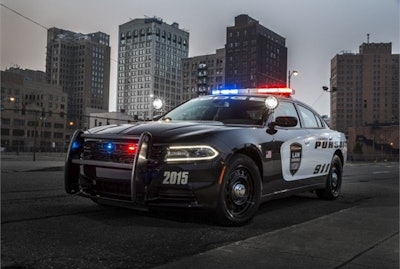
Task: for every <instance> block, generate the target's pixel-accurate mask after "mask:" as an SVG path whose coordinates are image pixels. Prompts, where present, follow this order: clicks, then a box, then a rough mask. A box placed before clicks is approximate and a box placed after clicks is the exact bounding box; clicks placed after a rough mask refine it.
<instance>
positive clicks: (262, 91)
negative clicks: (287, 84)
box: [212, 88, 294, 96]
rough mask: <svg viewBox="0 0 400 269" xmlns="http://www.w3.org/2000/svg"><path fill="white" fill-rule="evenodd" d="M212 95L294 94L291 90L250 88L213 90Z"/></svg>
mask: <svg viewBox="0 0 400 269" xmlns="http://www.w3.org/2000/svg"><path fill="white" fill-rule="evenodd" d="M212 94H214V95H219V94H272V95H284V96H290V95H293V94H294V90H293V89H291V88H248V89H223V90H213V91H212Z"/></svg>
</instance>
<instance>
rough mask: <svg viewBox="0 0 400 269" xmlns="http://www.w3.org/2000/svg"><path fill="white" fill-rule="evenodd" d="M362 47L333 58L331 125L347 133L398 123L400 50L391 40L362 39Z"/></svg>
mask: <svg viewBox="0 0 400 269" xmlns="http://www.w3.org/2000/svg"><path fill="white" fill-rule="evenodd" d="M359 50H360V51H359V53H349V52H343V53H341V54H337V55H336V56H335V57H333V59H332V60H331V91H332V92H331V125H332V127H333V128H334V129H337V130H339V131H342V132H345V133H347V128H348V127H359V126H366V125H372V124H375V125H377V124H378V125H379V124H380V125H382V124H386V125H387V124H394V123H397V124H398V123H399V54H392V44H391V43H363V44H362V45H361V46H360V48H359Z"/></svg>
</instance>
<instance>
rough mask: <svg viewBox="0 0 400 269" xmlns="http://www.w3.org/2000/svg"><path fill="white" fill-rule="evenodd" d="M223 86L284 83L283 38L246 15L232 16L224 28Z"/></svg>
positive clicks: (284, 54)
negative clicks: (230, 22)
mask: <svg viewBox="0 0 400 269" xmlns="http://www.w3.org/2000/svg"><path fill="white" fill-rule="evenodd" d="M225 48H226V74H225V83H226V86H227V87H238V88H239V87H241V88H254V87H266V86H281V85H286V69H287V48H286V46H285V38H283V37H282V36H280V35H278V34H277V33H274V32H273V31H271V30H269V29H267V28H266V27H264V26H262V25H261V24H260V23H259V22H258V21H257V20H255V19H253V18H251V17H249V16H248V15H239V16H237V17H235V25H234V26H230V27H227V31H226V45H225Z"/></svg>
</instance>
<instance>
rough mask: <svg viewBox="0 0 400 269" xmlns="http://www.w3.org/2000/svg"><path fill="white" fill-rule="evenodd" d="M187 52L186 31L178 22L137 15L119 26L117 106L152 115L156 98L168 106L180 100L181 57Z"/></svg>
mask: <svg viewBox="0 0 400 269" xmlns="http://www.w3.org/2000/svg"><path fill="white" fill-rule="evenodd" d="M188 54H189V33H188V31H186V30H183V29H180V28H179V25H178V24H177V23H172V24H171V25H170V24H167V23H165V22H163V21H162V20H161V19H159V18H144V19H143V18H139V19H134V20H131V21H129V22H127V23H125V24H122V25H120V26H119V38H118V87H117V109H118V111H119V112H125V113H127V114H129V115H132V116H134V117H135V118H138V119H151V118H152V117H153V116H154V115H155V114H156V111H155V110H154V108H153V105H152V103H153V101H154V99H155V98H159V99H161V100H162V101H163V103H164V109H165V110H169V109H171V108H172V107H174V106H176V105H178V104H180V103H181V102H182V63H181V60H182V58H187V57H188Z"/></svg>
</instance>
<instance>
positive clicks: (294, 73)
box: [287, 70, 299, 88]
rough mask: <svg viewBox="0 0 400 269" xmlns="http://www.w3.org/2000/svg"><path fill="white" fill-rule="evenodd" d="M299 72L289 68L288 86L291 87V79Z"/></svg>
mask: <svg viewBox="0 0 400 269" xmlns="http://www.w3.org/2000/svg"><path fill="white" fill-rule="evenodd" d="M298 74H299V72H297V71H296V70H293V71H290V70H288V85H287V86H288V88H290V79H291V78H292V76H297V75H298Z"/></svg>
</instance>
